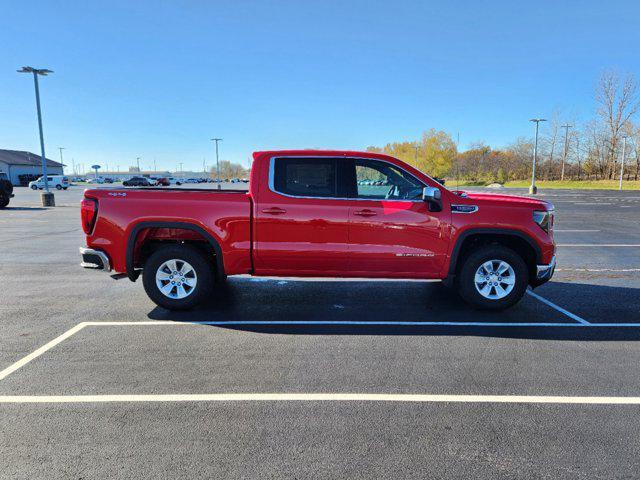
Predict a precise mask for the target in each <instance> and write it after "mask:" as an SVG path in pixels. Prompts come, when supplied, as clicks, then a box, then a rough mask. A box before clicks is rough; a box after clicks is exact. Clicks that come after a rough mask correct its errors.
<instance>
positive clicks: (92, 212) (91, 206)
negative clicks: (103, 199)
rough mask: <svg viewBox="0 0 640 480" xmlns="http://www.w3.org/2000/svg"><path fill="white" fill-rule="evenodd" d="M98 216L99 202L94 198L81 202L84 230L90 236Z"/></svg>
mask: <svg viewBox="0 0 640 480" xmlns="http://www.w3.org/2000/svg"><path fill="white" fill-rule="evenodd" d="M97 216H98V201H97V200H96V199H94V198H87V197H85V198H83V199H82V202H80V218H81V219H82V229H83V230H84V233H86V234H87V235H89V234H90V233H91V230H93V226H94V225H95V223H96V217H97Z"/></svg>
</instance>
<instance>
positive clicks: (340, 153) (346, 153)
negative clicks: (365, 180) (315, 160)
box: [253, 149, 393, 159]
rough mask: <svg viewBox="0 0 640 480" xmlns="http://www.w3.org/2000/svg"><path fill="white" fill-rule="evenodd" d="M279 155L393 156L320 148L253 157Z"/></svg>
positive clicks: (264, 153)
mask: <svg viewBox="0 0 640 480" xmlns="http://www.w3.org/2000/svg"><path fill="white" fill-rule="evenodd" d="M263 155H264V156H269V157H277V156H280V155H281V156H295V155H299V156H305V157H315V156H317V157H366V158H393V157H391V156H390V155H385V154H384V153H377V152H362V151H358V150H318V149H302V150H264V151H259V152H254V153H253V158H254V159H255V158H257V157H261V156H263Z"/></svg>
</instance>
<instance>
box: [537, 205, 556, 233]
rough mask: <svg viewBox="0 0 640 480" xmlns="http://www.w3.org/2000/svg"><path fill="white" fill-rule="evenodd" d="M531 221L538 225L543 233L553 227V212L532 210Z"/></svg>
mask: <svg viewBox="0 0 640 480" xmlns="http://www.w3.org/2000/svg"><path fill="white" fill-rule="evenodd" d="M533 221H534V222H536V223H537V224H538V225H540V228H542V229H543V230H544V231H545V232H547V233H549V230H551V228H552V227H553V211H552V210H534V211H533Z"/></svg>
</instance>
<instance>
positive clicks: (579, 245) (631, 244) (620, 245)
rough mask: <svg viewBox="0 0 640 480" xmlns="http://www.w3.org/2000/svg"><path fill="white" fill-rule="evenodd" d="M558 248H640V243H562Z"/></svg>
mask: <svg viewBox="0 0 640 480" xmlns="http://www.w3.org/2000/svg"><path fill="white" fill-rule="evenodd" d="M556 247H640V243H560V244H558V245H556Z"/></svg>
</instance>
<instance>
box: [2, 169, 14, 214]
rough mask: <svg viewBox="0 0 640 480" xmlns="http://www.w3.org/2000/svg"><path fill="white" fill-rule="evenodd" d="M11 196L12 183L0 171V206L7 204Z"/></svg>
mask: <svg viewBox="0 0 640 480" xmlns="http://www.w3.org/2000/svg"><path fill="white" fill-rule="evenodd" d="M12 198H13V184H12V183H11V180H9V177H8V176H7V174H6V173H4V172H0V208H4V207H6V206H7V205H9V200H10V199H12Z"/></svg>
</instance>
